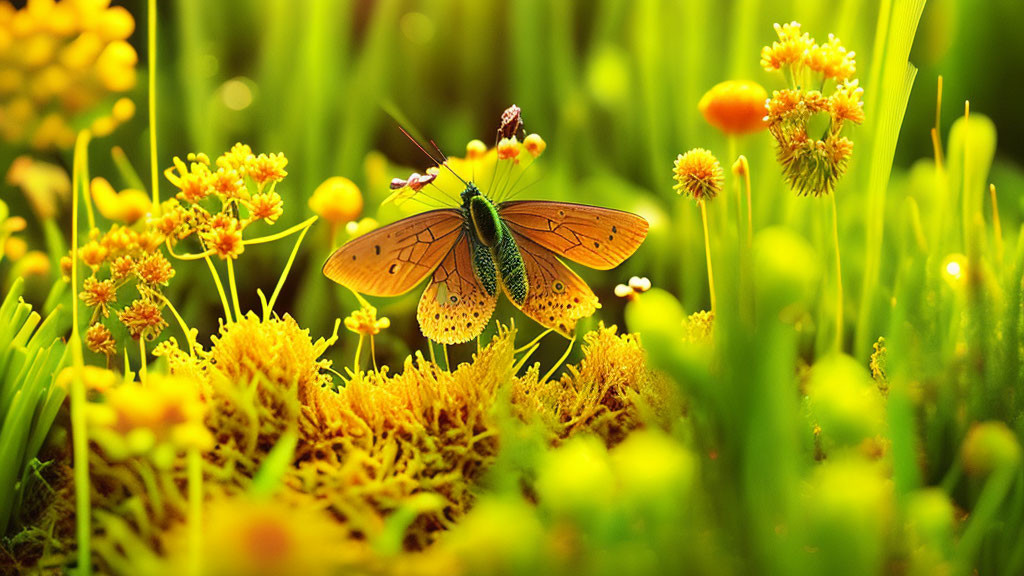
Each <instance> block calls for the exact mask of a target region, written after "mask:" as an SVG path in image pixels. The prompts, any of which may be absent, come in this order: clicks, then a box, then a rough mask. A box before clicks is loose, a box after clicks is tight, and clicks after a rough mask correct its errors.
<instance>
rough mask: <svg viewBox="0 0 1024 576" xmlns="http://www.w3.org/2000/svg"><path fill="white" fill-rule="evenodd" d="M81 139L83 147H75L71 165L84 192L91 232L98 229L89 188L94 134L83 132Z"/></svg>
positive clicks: (80, 135) (83, 196) (86, 213)
mask: <svg viewBox="0 0 1024 576" xmlns="http://www.w3.org/2000/svg"><path fill="white" fill-rule="evenodd" d="M79 138H81V139H82V145H81V147H79V146H75V151H74V155H73V157H72V159H71V165H72V171H73V172H77V174H76V175H75V179H76V183H77V184H78V186H79V189H80V190H81V192H82V198H83V199H84V200H85V216H86V221H87V222H88V223H89V230H92V229H93V228H95V227H96V214H95V212H94V211H93V209H92V191H91V190H90V186H89V142H90V141H91V140H92V134H91V133H90V132H89V131H87V130H86V131H82V132H81V133H80V134H79ZM76 194H77V192H76Z"/></svg>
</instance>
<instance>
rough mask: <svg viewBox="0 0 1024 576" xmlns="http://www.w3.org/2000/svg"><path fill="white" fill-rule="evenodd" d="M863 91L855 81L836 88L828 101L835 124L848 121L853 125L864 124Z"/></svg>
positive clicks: (846, 82)
mask: <svg viewBox="0 0 1024 576" xmlns="http://www.w3.org/2000/svg"><path fill="white" fill-rule="evenodd" d="M863 96H864V89H863V88H861V87H860V86H859V85H858V82H857V80H854V81H852V82H851V81H849V80H847V81H844V82H843V83H842V84H841V85H839V86H838V87H837V88H836V91H835V93H834V94H832V96H831V97H829V99H828V105H829V111H830V112H831V113H832V118H833V120H834V121H837V122H844V121H849V122H853V123H854V124H861V123H863V122H864V102H862V101H861V98H862V97H863Z"/></svg>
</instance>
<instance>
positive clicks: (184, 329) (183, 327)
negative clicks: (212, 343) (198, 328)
mask: <svg viewBox="0 0 1024 576" xmlns="http://www.w3.org/2000/svg"><path fill="white" fill-rule="evenodd" d="M156 295H157V296H158V297H159V298H160V299H161V300H163V303H164V306H167V308H168V309H169V310H170V311H171V314H172V315H173V316H174V318H175V319H177V320H178V325H179V326H181V331H182V332H184V333H185V341H186V342H187V343H188V355H189V356H192V357H193V358H194V357H195V355H196V347H195V342H193V341H192V331H191V330H189V327H188V324H186V323H185V319H184V318H182V317H181V314H178V310H177V309H176V308H175V307H174V304H171V301H170V300H168V299H167V297H166V296H164V295H163V294H161V293H159V292H157V293H156Z"/></svg>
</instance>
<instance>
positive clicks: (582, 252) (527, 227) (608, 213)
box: [498, 200, 648, 270]
mask: <svg viewBox="0 0 1024 576" xmlns="http://www.w3.org/2000/svg"><path fill="white" fill-rule="evenodd" d="M498 214H499V215H500V216H501V219H502V220H503V221H504V222H505V223H506V224H508V227H509V228H511V229H512V230H513V231H514V232H516V233H517V234H518V235H519V236H525V237H527V238H529V239H530V240H532V241H533V242H535V243H536V244H539V245H540V246H541V247H543V248H546V249H548V250H551V251H552V252H554V253H556V254H558V255H559V256H563V257H565V258H568V259H570V260H572V261H574V262H578V263H580V264H583V265H584V266H588V267H590V268H596V269H598V270H608V269H611V268H614V267H616V266H618V265H619V264H621V263H622V262H623V261H624V260H625V259H626V258H629V257H630V256H631V255H632V254H633V252H635V251H636V249H637V248H638V247H639V246H640V244H641V243H642V242H643V241H644V238H645V237H647V228H648V225H647V221H646V220H644V219H643V218H641V217H640V216H637V215H636V214H630V213H629V212H623V211H621V210H613V209H611V208H599V207H597V206H588V205H586V204H572V203H568V202H547V201H540V200H523V201H514V202H502V203H501V204H499V205H498Z"/></svg>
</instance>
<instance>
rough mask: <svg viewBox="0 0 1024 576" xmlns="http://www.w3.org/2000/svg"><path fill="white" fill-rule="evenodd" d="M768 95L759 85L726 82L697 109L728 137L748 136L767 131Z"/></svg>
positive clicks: (755, 83) (708, 94) (745, 82)
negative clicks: (766, 106) (765, 129)
mask: <svg viewBox="0 0 1024 576" xmlns="http://www.w3.org/2000/svg"><path fill="white" fill-rule="evenodd" d="M767 99H768V93H767V92H765V89H764V88H762V87H761V85H760V84H758V83H757V82H750V81H746V80H727V81H725V82H721V83H719V84H716V85H715V86H714V87H713V88H711V90H708V91H707V93H706V94H704V96H703V97H702V98H701V99H700V103H699V104H698V105H697V107H698V108H699V109H700V113H701V114H703V115H704V119H705V120H707V121H708V124H711V125H712V126H714V127H715V128H718V129H719V130H721V131H722V132H723V133H725V134H749V133H752V132H757V131H759V130H762V129H764V127H765V122H764V115H765V101H766V100H767Z"/></svg>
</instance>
